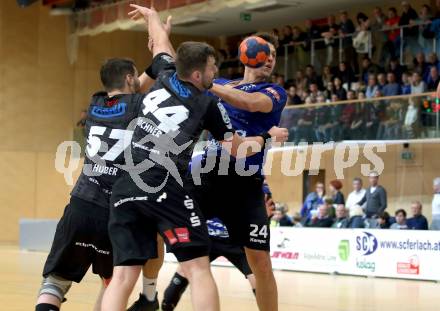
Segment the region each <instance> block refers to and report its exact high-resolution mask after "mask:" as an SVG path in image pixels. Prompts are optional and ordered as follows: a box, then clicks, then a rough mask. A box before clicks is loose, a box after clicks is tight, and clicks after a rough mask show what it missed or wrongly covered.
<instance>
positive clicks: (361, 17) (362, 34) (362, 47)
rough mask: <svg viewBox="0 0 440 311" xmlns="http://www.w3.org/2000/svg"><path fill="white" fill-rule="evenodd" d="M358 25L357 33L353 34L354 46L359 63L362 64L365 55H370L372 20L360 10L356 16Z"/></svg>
mask: <svg viewBox="0 0 440 311" xmlns="http://www.w3.org/2000/svg"><path fill="white" fill-rule="evenodd" d="M356 19H357V22H358V26H357V27H356V33H355V35H354V36H353V47H354V49H355V52H356V54H357V63H358V65H359V66H360V64H362V61H363V59H364V58H365V57H368V54H369V52H370V35H371V28H370V20H369V19H368V16H367V15H365V14H364V13H362V12H360V13H358V14H357V16H356Z"/></svg>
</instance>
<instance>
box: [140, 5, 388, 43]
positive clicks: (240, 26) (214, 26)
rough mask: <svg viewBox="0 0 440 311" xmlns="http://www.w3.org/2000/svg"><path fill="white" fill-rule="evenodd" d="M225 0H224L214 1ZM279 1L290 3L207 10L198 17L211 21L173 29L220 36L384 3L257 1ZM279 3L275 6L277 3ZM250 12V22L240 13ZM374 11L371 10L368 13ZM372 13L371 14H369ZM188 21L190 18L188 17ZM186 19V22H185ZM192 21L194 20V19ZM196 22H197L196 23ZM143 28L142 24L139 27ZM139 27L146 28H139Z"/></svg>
mask: <svg viewBox="0 0 440 311" xmlns="http://www.w3.org/2000/svg"><path fill="white" fill-rule="evenodd" d="M214 1H222V0H214ZM269 2H272V3H278V4H286V5H289V6H285V7H283V6H282V5H281V8H279V9H274V10H269V9H265V8H261V9H258V8H257V10H256V11H255V10H254V11H253V10H252V6H251V5H242V6H239V7H233V8H225V9H223V10H221V11H217V12H215V13H205V14H203V15H199V16H197V17H195V18H196V21H197V19H198V20H199V21H204V20H208V21H209V22H208V23H202V24H200V25H194V26H178V25H174V27H173V32H175V33H180V34H188V35H201V36H206V35H208V36H219V35H234V34H243V33H250V32H254V31H256V30H263V29H266V30H267V29H271V28H273V27H280V26H283V25H286V24H290V25H292V24H295V22H296V21H303V20H305V19H307V18H321V17H325V16H326V15H327V14H330V13H333V14H337V13H338V12H339V11H340V10H341V9H346V10H350V9H353V10H356V8H362V6H368V5H372V4H380V3H382V4H383V1H380V0H355V1H354V0H287V1H286V0H278V1H276V0H273V1H271V0H262V1H254V3H256V4H257V6H258V4H260V3H269ZM274 6H275V5H274ZM243 12H248V13H250V14H251V20H250V21H242V20H241V18H240V13H243ZM366 13H371V12H366ZM368 15H370V14H368ZM173 19H174V22H175V23H179V22H180V20H179V17H178V16H173ZM187 21H188V20H187ZM183 22H185V21H183ZM188 22H191V21H190V20H189V21H188ZM194 24H195V23H194ZM138 27H139V26H138ZM139 30H144V28H143V27H139Z"/></svg>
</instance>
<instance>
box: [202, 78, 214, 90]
mask: <svg viewBox="0 0 440 311" xmlns="http://www.w3.org/2000/svg"><path fill="white" fill-rule="evenodd" d="M213 85H214V79H206V78H205V77H203V79H202V87H203V88H204V89H205V90H209V89H210V88H212V86H213Z"/></svg>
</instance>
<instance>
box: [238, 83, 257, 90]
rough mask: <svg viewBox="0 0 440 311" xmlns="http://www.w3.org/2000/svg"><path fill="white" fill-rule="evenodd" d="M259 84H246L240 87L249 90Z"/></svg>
mask: <svg viewBox="0 0 440 311" xmlns="http://www.w3.org/2000/svg"><path fill="white" fill-rule="evenodd" d="M256 87H257V86H256V85H255V84H253V83H252V84H245V85H242V86H240V87H239V89H240V90H242V91H245V92H248V91H251V90H253V89H255V88H256Z"/></svg>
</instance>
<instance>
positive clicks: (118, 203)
mask: <svg viewBox="0 0 440 311" xmlns="http://www.w3.org/2000/svg"><path fill="white" fill-rule="evenodd" d="M133 201H148V197H146V196H145V197H131V198H125V199H122V200H119V201H117V202H116V203H115V204H113V205H114V207H118V206H119V205H121V204H124V203H127V202H133Z"/></svg>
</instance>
